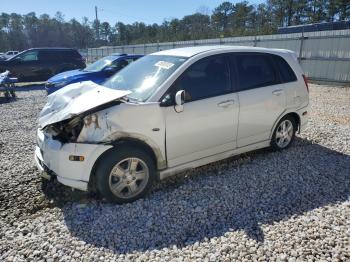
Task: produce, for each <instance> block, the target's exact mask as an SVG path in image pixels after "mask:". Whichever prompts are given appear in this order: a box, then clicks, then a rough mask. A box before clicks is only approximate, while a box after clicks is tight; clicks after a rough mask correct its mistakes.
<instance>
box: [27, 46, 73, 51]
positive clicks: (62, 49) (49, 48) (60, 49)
mask: <svg viewBox="0 0 350 262" xmlns="http://www.w3.org/2000/svg"><path fill="white" fill-rule="evenodd" d="M28 50H50V51H51V50H52V51H78V50H77V49H74V48H66V47H35V48H29V49H28Z"/></svg>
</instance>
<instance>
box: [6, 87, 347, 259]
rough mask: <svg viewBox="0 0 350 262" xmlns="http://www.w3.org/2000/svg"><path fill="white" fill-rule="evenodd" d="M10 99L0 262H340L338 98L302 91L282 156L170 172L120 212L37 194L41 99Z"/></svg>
mask: <svg viewBox="0 0 350 262" xmlns="http://www.w3.org/2000/svg"><path fill="white" fill-rule="evenodd" d="M17 94H18V97H19V99H18V100H17V101H16V102H11V103H2V104H0V117H1V121H0V132H1V135H0V163H1V164H0V261H26V260H31V261H32V260H35V261H98V260H101V261H116V260H119V261H131V260H136V261H150V260H153V261H169V260H174V261H217V260H221V261H232V260H239V261H250V260H256V261H267V260H269V261H306V260H308V261H315V260H317V261H321V260H322V261H346V260H348V261H349V260H350V88H339V87H330V86H317V85H311V93H310V98H311V103H312V111H311V113H310V117H311V119H310V123H309V128H308V130H307V131H305V132H304V133H302V134H301V135H299V138H298V139H297V140H296V141H295V144H294V145H293V146H292V147H291V148H289V149H288V150H285V151H282V152H272V151H271V150H269V149H266V150H260V151H258V152H254V153H249V154H245V155H242V156H239V157H234V158H231V159H228V160H224V161H220V162H217V163H214V164H211V165H207V166H204V167H201V168H198V169H195V170H192V171H190V172H186V173H183V174H180V175H178V176H177V177H175V178H171V179H168V180H166V181H163V182H161V183H159V184H157V185H156V186H155V187H154V189H153V190H152V192H151V193H150V194H149V195H148V196H147V197H145V198H144V199H141V200H139V201H136V202H134V203H132V204H126V205H112V204H108V203H104V202H103V201H102V200H100V199H98V198H96V197H95V196H92V195H87V194H84V193H81V192H77V191H75V192H72V191H71V190H70V189H69V188H66V187H64V186H61V185H59V184H56V183H45V184H44V185H43V186H42V184H41V180H40V179H39V178H38V172H37V170H36V168H35V167H34V164H33V160H32V157H33V150H34V145H35V126H36V124H35V120H36V116H37V114H38V112H39V111H40V108H41V107H42V106H43V103H44V102H45V96H44V92H43V91H40V90H32V91H28V92H27V91H25V92H17ZM0 103H1V102H0Z"/></svg>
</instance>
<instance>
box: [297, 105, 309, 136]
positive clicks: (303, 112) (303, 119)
mask: <svg viewBox="0 0 350 262" xmlns="http://www.w3.org/2000/svg"><path fill="white" fill-rule="evenodd" d="M297 113H298V115H299V118H300V127H299V132H303V131H304V130H305V129H306V128H307V123H308V122H309V114H310V106H306V107H304V108H301V109H299V110H298V111H297Z"/></svg>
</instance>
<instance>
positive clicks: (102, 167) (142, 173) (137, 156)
mask: <svg viewBox="0 0 350 262" xmlns="http://www.w3.org/2000/svg"><path fill="white" fill-rule="evenodd" d="M155 174H156V168H155V164H154V161H153V159H152V158H151V157H150V156H149V155H148V154H146V153H145V152H144V151H142V150H140V149H138V148H132V147H122V148H118V149H116V150H112V151H110V152H108V153H107V154H106V155H105V156H104V157H103V159H101V160H100V161H99V165H98V167H97V170H96V181H97V189H98V191H99V192H100V194H102V196H104V197H105V198H106V199H107V200H108V201H111V202H115V203H120V204H121V203H129V202H132V201H135V200H137V199H139V198H141V197H143V196H144V195H145V194H146V193H147V192H148V190H149V189H150V188H151V186H152V184H153V182H154V180H155Z"/></svg>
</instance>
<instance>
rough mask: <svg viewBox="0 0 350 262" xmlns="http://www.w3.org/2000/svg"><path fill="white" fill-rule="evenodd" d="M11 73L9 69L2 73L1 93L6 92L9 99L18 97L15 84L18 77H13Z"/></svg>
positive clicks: (6, 97) (0, 77)
mask: <svg viewBox="0 0 350 262" xmlns="http://www.w3.org/2000/svg"><path fill="white" fill-rule="evenodd" d="M9 75H10V72H9V71H6V72H3V73H0V94H4V96H5V99H6V100H7V101H8V100H10V98H11V97H12V98H16V93H15V84H16V83H17V78H11V77H9Z"/></svg>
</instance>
